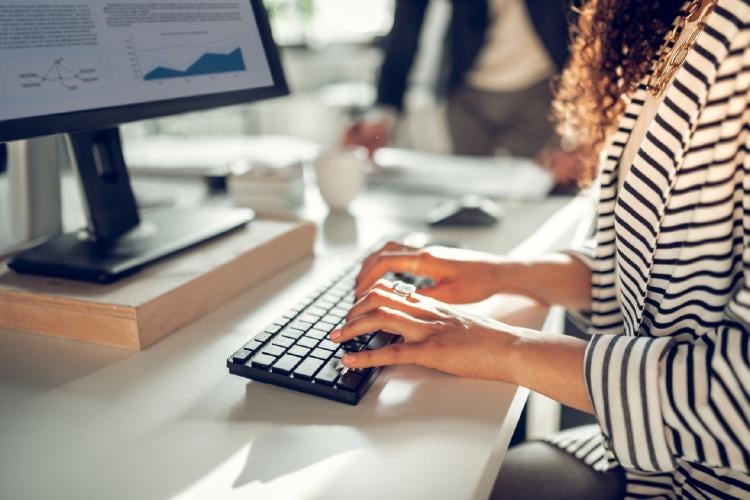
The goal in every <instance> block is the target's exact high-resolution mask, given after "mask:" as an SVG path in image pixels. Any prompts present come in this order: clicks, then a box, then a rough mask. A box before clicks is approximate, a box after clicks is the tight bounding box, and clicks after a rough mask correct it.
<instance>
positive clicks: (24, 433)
mask: <svg viewBox="0 0 750 500" xmlns="http://www.w3.org/2000/svg"><path fill="white" fill-rule="evenodd" d="M568 201H569V200H568V199H564V198H552V199H549V200H547V201H544V202H539V203H535V204H533V205H521V204H513V205H510V206H509V207H508V212H507V216H506V219H505V221H504V222H503V223H502V224H501V225H499V226H498V227H497V228H493V229H489V230H487V229H482V230H443V231H439V232H438V233H437V234H436V236H437V237H438V238H445V239H448V240H453V241H461V242H463V243H465V244H468V245H470V246H473V247H476V248H480V249H486V250H496V251H508V250H510V249H512V248H514V247H516V246H517V245H518V244H519V243H520V242H521V241H522V240H523V239H524V238H526V237H527V236H528V235H529V234H530V233H531V232H533V231H534V230H536V229H537V228H538V227H539V226H540V225H541V224H542V223H543V222H544V221H545V220H546V219H547V218H548V217H550V216H551V215H552V214H553V213H555V212H557V211H558V210H559V209H560V208H561V207H562V206H563V205H565V204H566V203H568ZM434 202H435V200H434V199H429V198H425V197H416V198H413V197H408V198H407V197H398V196H395V195H384V194H376V193H371V194H368V195H367V196H363V197H362V198H361V199H359V200H357V202H356V203H355V204H354V206H353V208H352V212H353V213H354V214H355V217H352V216H349V215H331V216H328V217H326V216H325V213H326V210H325V209H324V208H323V207H322V206H321V204H320V200H319V199H313V201H312V202H310V203H309V207H310V208H308V209H307V212H308V213H307V215H309V216H310V217H312V218H313V219H315V220H317V221H319V222H320V225H321V231H320V236H319V248H318V252H317V253H318V257H317V258H315V259H312V258H310V259H308V260H306V261H304V262H300V263H299V264H297V265H295V266H293V267H291V268H289V269H288V270H287V271H285V272H284V273H282V274H279V275H278V276H276V277H274V278H273V279H271V280H269V281H267V282H265V283H263V284H262V285H260V286H258V287H256V288H254V289H252V290H250V291H248V292H247V293H245V294H243V295H241V296H239V297H237V298H236V299H235V300H233V301H232V302H230V303H228V304H226V305H225V306H224V307H222V308H221V309H219V310H218V311H216V312H214V313H212V314H210V315H209V316H206V317H204V318H203V319H201V320H199V321H197V322H195V323H194V324H192V325H190V326H188V327H186V328H183V329H182V330H180V331H178V332H177V333H175V334H173V335H172V336H170V337H168V338H167V339H165V340H163V341H162V342H160V343H158V344H157V345H155V346H153V347H151V348H149V349H148V350H146V351H144V352H140V353H132V352H127V351H122V350H117V349H111V348H103V347H97V346H92V345H86V344H80V343H76V342H71V341H64V340H58V339H51V338H44V337H40V336H34V335H26V334H20V333H13V332H0V498H3V499H9V500H15V499H18V500H31V499H52V498H54V499H77V500H78V499H89V498H91V499H96V498H107V499H129V500H130V499H139V500H151V499H154V500H155V499H167V498H180V499H219V498H222V499H223V498H243V499H300V500H301V499H339V498H340V499H353V498H357V499H359V498H363V499H364V498H367V499H370V498H372V499H388V500H393V499H451V500H456V499H471V498H476V499H482V498H486V496H487V495H488V493H489V490H490V487H491V485H492V481H493V480H494V478H495V475H496V473H497V471H498V469H499V467H500V464H501V461H502V457H503V456H504V453H505V450H506V448H507V444H508V441H509V439H510V436H511V434H512V431H513V428H514V427H515V424H516V422H517V419H518V415H519V413H520V410H521V407H522V405H523V402H524V401H525V397H526V392H527V391H525V390H523V389H519V388H518V387H515V386H510V385H507V384H502V383H492V382H483V381H475V380H464V379H460V378H456V377H451V376H447V375H442V374H439V373H437V372H434V371H430V370H425V369H420V368H416V367H399V368H389V369H386V370H385V371H384V373H383V374H382V375H381V376H380V377H379V379H378V380H377V382H376V383H375V385H374V386H373V387H372V388H371V389H370V390H369V392H368V393H367V395H366V396H365V398H364V399H363V400H362V402H361V403H360V404H359V405H358V406H355V407H352V406H348V405H344V404H338V403H334V402H330V401H327V400H323V399H318V398H316V397H312V396H308V395H305V394H299V393H295V392H292V391H288V390H284V389H280V388H276V387H273V386H269V385H263V384H260V383H256V382H250V381H248V380H245V379H243V378H239V377H235V376H231V375H229V374H228V372H227V369H226V368H225V365H224V363H225V359H226V358H227V356H228V355H230V354H231V353H232V352H234V351H235V350H236V349H237V348H238V347H239V346H241V345H242V344H243V343H244V342H245V341H246V340H247V339H249V338H250V337H251V336H252V335H254V334H255V333H256V332H257V331H259V329H261V328H262V327H264V326H265V325H266V324H267V323H268V322H270V321H272V320H273V319H274V318H275V317H276V316H278V315H279V314H281V313H282V312H283V311H285V310H286V309H287V308H288V307H290V306H292V305H293V304H294V303H295V302H296V301H297V300H298V299H300V298H301V297H302V296H303V295H304V294H305V293H306V292H308V291H309V290H311V289H312V288H314V287H315V286H316V284H318V283H319V281H320V280H321V279H322V278H323V277H324V276H329V275H330V274H331V273H332V272H333V271H334V270H335V269H337V268H339V266H340V264H341V263H343V262H345V261H348V260H349V259H350V258H352V256H353V255H354V252H355V250H356V249H357V248H365V247H366V246H367V245H369V244H371V243H372V242H373V241H375V240H377V239H378V238H379V237H380V236H381V235H385V234H389V233H394V232H401V231H404V230H424V229H425V226H424V225H423V224H422V223H421V219H420V215H421V214H422V213H424V209H425V208H427V207H428V206H431V205H432V204H434ZM580 213H581V211H580V210H578V211H576V210H574V211H573V212H571V216H570V217H561V218H559V220H558V221H556V222H552V223H550V224H548V228H549V230H548V231H547V232H548V233H549V234H550V236H549V237H547V236H542V237H540V238H537V240H536V241H535V242H532V243H529V245H527V246H526V248H527V249H531V248H532V247H533V248H534V249H535V250H537V251H542V250H544V248H545V247H550V246H552V247H555V246H558V247H559V246H564V245H565V244H566V243H565V242H563V243H560V241H561V239H562V240H565V239H567V238H569V233H570V232H571V231H572V229H571V228H572V226H573V225H574V223H575V221H574V220H573V217H574V216H575V215H580ZM566 224H567V226H566ZM566 228H567V229H566ZM558 244H559V245H558Z"/></svg>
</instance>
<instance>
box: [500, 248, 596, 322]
mask: <svg viewBox="0 0 750 500" xmlns="http://www.w3.org/2000/svg"><path fill="white" fill-rule="evenodd" d="M496 273H497V275H496V278H495V280H496V282H497V283H499V284H500V288H499V289H498V290H497V292H499V293H513V294H517V295H524V296H526V297H529V298H532V299H534V300H536V301H538V302H541V303H542V304H547V305H561V306H564V307H565V308H566V309H572V310H576V311H588V310H589V309H590V308H591V269H590V268H589V266H588V265H586V264H585V263H584V262H582V261H581V260H579V259H576V258H574V257H572V256H570V255H568V254H562V253H560V254H552V255H549V256H547V257H543V258H540V259H535V260H532V261H528V262H523V261H520V262H518V261H516V262H506V263H502V262H501V263H498V264H497V268H496ZM504 284H505V285H506V287H507V288H505V289H503V285H504Z"/></svg>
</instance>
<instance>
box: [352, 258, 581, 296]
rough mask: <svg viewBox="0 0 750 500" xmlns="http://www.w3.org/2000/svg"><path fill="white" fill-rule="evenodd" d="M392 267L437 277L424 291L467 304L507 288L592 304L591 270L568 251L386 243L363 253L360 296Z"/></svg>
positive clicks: (514, 292)
mask: <svg viewBox="0 0 750 500" xmlns="http://www.w3.org/2000/svg"><path fill="white" fill-rule="evenodd" d="M388 272H393V273H410V274H416V275H419V276H427V277H429V278H431V279H432V280H433V282H434V284H433V286H431V287H430V288H427V289H424V290H420V294H422V295H426V296H428V297H432V298H434V299H437V300H440V301H443V302H447V303H449V304H468V303H473V302H478V301H481V300H484V299H486V298H488V297H491V296H492V295H495V294H498V293H504V294H509V295H524V296H526V297H530V298H532V299H534V300H536V301H537V302H540V303H542V304H547V305H551V304H559V305H563V306H565V307H567V308H569V309H575V310H584V311H585V310H588V309H589V308H590V305H591V270H590V268H589V267H588V265H587V264H585V263H584V262H583V261H581V260H579V259H577V258H574V257H572V256H570V255H567V254H553V255H549V256H547V257H543V258H539V259H534V260H531V261H521V260H518V259H512V258H508V257H503V256H497V255H492V254H488V253H484V252H475V251H469V250H463V249H456V248H445V247H430V248H412V247H408V246H405V245H401V244H398V243H388V244H387V245H385V246H384V247H383V248H381V249H380V250H378V251H377V252H375V253H373V254H372V255H370V256H369V257H368V258H367V259H365V261H364V263H363V265H362V269H361V271H360V273H359V275H358V276H357V279H356V281H357V288H356V290H355V293H356V295H357V296H358V297H361V296H362V295H363V294H364V293H365V292H366V291H367V290H369V289H370V287H372V286H373V284H375V282H377V280H378V279H380V278H381V277H383V276H384V275H386V273H388Z"/></svg>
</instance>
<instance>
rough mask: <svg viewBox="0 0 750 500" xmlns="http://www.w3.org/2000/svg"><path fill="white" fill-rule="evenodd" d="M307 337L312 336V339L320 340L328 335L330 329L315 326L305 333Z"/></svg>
mask: <svg viewBox="0 0 750 500" xmlns="http://www.w3.org/2000/svg"><path fill="white" fill-rule="evenodd" d="M305 337H310V338H311V339H315V340H320V339H322V338H326V337H328V331H326V330H321V329H319V328H313V329H312V330H310V331H309V332H307V333H306V334H305Z"/></svg>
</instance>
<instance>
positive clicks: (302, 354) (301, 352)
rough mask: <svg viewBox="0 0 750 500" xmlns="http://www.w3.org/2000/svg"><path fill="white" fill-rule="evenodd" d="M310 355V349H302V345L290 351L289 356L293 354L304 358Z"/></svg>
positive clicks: (293, 347)
mask: <svg viewBox="0 0 750 500" xmlns="http://www.w3.org/2000/svg"><path fill="white" fill-rule="evenodd" d="M309 353H310V348H309V347H302V346H301V345H295V346H292V347H291V348H290V349H289V354H292V355H294V356H299V357H300V358H304V357H305V356H307V355H308V354H309Z"/></svg>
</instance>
